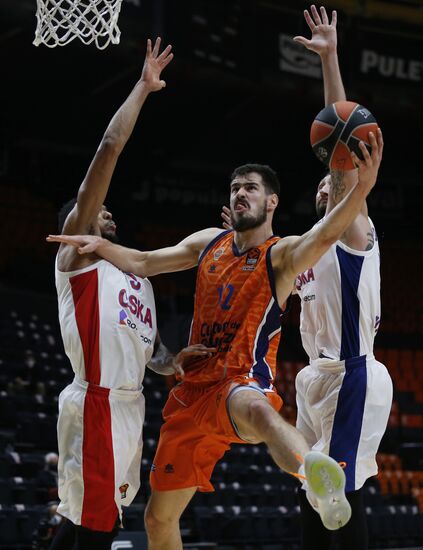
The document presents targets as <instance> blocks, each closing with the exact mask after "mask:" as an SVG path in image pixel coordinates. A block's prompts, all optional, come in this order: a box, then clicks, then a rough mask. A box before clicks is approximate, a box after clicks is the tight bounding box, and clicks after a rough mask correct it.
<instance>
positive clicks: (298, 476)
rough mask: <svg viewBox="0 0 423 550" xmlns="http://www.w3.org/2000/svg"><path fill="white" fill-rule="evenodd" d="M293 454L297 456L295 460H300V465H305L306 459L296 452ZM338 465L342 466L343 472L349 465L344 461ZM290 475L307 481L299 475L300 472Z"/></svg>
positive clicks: (303, 476)
mask: <svg viewBox="0 0 423 550" xmlns="http://www.w3.org/2000/svg"><path fill="white" fill-rule="evenodd" d="M291 452H292V454H293V455H294V456H295V458H296V459H297V460H298V462H299V463H300V464H304V459H303V457H302V456H301V455H299V454H298V453H296V452H295V451H291ZM338 464H339V465H340V466H341V468H342V469H343V470H345V468H346V467H347V463H346V462H344V461H341V462H338ZM288 474H290V475H292V476H294V477H296V478H297V479H307V478H306V476H305V475H303V474H299V473H298V472H288Z"/></svg>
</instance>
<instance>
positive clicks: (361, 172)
mask: <svg viewBox="0 0 423 550" xmlns="http://www.w3.org/2000/svg"><path fill="white" fill-rule="evenodd" d="M369 141H370V145H371V148H372V152H371V154H370V153H369V151H368V150H367V147H366V146H365V145H364V143H363V142H362V141H360V143H359V145H358V146H359V147H360V150H361V153H362V155H363V158H364V160H360V159H359V158H358V156H357V155H356V154H355V153H354V152H351V157H352V159H353V162H354V164H355V165H356V166H357V168H358V181H359V183H360V185H364V186H365V187H366V188H367V189H368V192H370V191H371V189H372V188H373V186H374V185H375V183H376V179H377V174H378V171H379V167H380V163H381V162H382V154H383V136H382V130H381V129H380V128H378V129H377V136H375V135H374V133H373V132H369Z"/></svg>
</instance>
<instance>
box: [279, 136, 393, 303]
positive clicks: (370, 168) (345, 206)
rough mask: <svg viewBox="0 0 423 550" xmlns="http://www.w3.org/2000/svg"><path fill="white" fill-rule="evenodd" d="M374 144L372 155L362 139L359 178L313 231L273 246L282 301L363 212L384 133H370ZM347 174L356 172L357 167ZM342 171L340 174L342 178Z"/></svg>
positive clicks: (358, 161) (380, 155) (376, 171)
mask: <svg viewBox="0 0 423 550" xmlns="http://www.w3.org/2000/svg"><path fill="white" fill-rule="evenodd" d="M369 139H370V144H371V147H372V153H371V155H370V154H369V152H368V151H367V148H366V146H365V145H364V143H363V142H362V141H361V142H360V149H361V152H362V154H363V157H364V161H360V160H359V159H358V158H357V157H355V158H354V157H353V158H354V162H355V163H356V165H357V166H358V179H357V181H356V182H355V185H354V186H353V188H352V189H351V190H350V191H349V193H348V194H347V195H346V196H345V197H344V198H343V199H342V200H341V201H340V202H339V204H337V206H336V207H335V208H334V209H333V210H332V211H331V212H330V214H329V215H327V216H326V217H325V218H324V220H323V221H322V223H320V224H319V226H318V227H317V228H315V229H314V230H311V231H308V232H307V233H304V235H301V236H300V237H286V238H284V239H281V240H280V241H279V242H277V243H276V244H275V246H274V247H273V248H272V265H273V269H274V272H275V279H276V291H277V295H278V301H279V304H283V303H284V302H285V300H286V298H287V297H288V295H289V294H290V292H291V291H292V286H293V281H294V279H295V277H296V276H297V275H298V273H302V272H303V271H305V270H306V269H309V268H310V267H311V266H313V265H314V264H315V263H316V262H317V261H318V260H319V259H320V258H321V256H322V255H323V254H324V253H325V252H326V251H327V250H329V247H330V246H331V245H332V244H333V243H335V242H336V241H337V240H339V239H340V238H341V236H342V235H343V234H344V232H345V230H346V229H347V228H348V227H349V226H350V225H351V223H352V222H353V220H354V219H355V218H356V216H357V215H358V213H359V212H360V210H361V208H362V205H363V202H364V201H365V199H366V197H367V195H368V194H369V193H370V191H371V189H372V188H373V186H374V185H375V183H376V179H377V174H378V170H379V166H380V163H381V160H382V152H383V140H382V133H381V132H380V131H379V132H378V137H377V139H376V137H375V136H374V135H373V134H371V133H369ZM345 174H347V175H348V177H349V174H356V171H355V170H352V171H350V172H346V173H345ZM343 176H344V174H343V173H339V174H338V177H339V178H341V181H342V178H343Z"/></svg>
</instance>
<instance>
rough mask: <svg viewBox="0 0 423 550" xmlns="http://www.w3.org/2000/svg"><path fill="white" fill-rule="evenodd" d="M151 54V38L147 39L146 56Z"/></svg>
mask: <svg viewBox="0 0 423 550" xmlns="http://www.w3.org/2000/svg"><path fill="white" fill-rule="evenodd" d="M150 56H151V40H150V39H149V38H148V39H147V57H150Z"/></svg>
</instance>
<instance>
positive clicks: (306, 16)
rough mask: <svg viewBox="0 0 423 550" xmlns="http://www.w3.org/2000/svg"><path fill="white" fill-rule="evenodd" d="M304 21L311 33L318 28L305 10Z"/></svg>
mask: <svg viewBox="0 0 423 550" xmlns="http://www.w3.org/2000/svg"><path fill="white" fill-rule="evenodd" d="M304 19H305V20H306V23H307V25H308V26H309V28H310V30H311V32H313V31H314V29H315V28H316V25H315V24H314V21H313V19H312V17H311V15H310V14H309V12H308V10H304Z"/></svg>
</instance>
